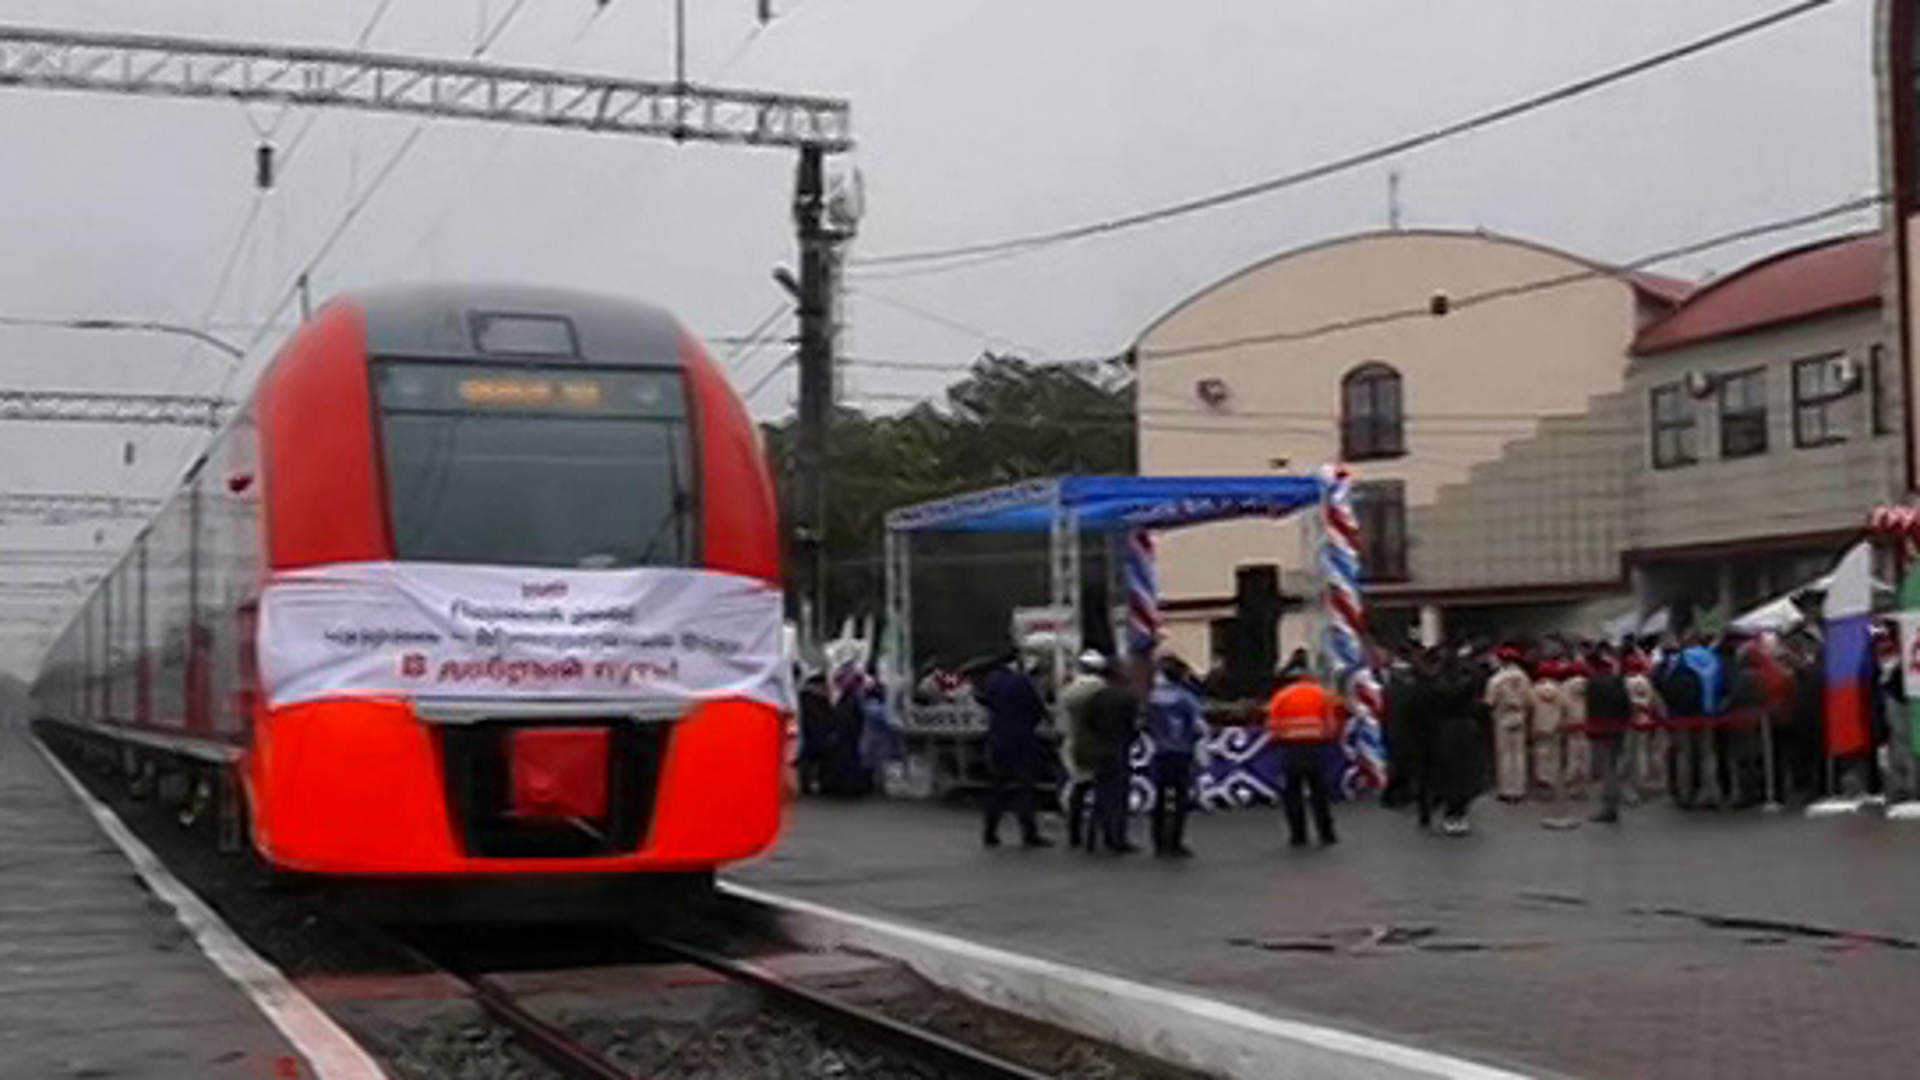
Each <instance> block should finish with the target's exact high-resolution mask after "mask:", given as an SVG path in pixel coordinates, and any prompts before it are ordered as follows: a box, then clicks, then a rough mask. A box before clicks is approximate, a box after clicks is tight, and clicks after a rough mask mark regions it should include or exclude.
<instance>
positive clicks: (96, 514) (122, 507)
mask: <svg viewBox="0 0 1920 1080" xmlns="http://www.w3.org/2000/svg"><path fill="white" fill-rule="evenodd" d="M160 506H161V500H159V499H155V498H149V497H146V496H139V495H107V494H103V493H100V492H90V491H88V492H79V491H0V521H4V520H6V519H8V518H15V517H37V518H41V519H43V520H45V521H47V522H49V523H65V522H70V521H119V520H124V519H127V518H149V517H152V516H153V515H154V514H155V513H158V512H159V510H160ZM5 557H6V556H5V552H4V551H0V561H4V560H5Z"/></svg>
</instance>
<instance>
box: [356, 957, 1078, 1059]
mask: <svg viewBox="0 0 1920 1080" xmlns="http://www.w3.org/2000/svg"><path fill="white" fill-rule="evenodd" d="M363 932H364V931H363ZM383 936H384V935H383ZM638 943H639V944H642V945H644V946H645V947H646V948H647V949H649V950H652V951H654V952H655V953H657V954H658V955H660V956H662V957H668V958H671V959H673V960H676V961H679V962H682V963H686V964H691V965H694V966H697V967H700V968H703V969H705V970H707V971H710V972H713V973H715V974H717V975H720V976H722V977H723V978H725V979H726V980H727V981H729V982H732V983H736V984H739V985H742V986H746V987H749V988H751V989H753V990H754V991H755V992H757V993H758V994H759V995H760V996H761V998H762V1000H764V1001H765V1002H766V1003H767V1004H768V1005H769V1006H770V1007H771V1008H773V1009H776V1010H779V1011H783V1012H786V1013H789V1014H790V1015H793V1016H796V1017H800V1018H804V1019H807V1020H810V1021H812V1022H813V1023H815V1024H817V1025H819V1026H820V1027H822V1028H824V1029H828V1030H830V1031H833V1032H835V1033H838V1034H840V1035H842V1036H846V1037H849V1038H851V1039H854V1040H856V1041H860V1042H864V1043H867V1044H870V1045H877V1046H884V1047H886V1048H887V1049H889V1050H891V1051H893V1052H894V1053H896V1054H898V1055H900V1056H902V1057H904V1058H906V1059H908V1060H910V1061H912V1062H914V1063H915V1064H918V1065H922V1066H925V1067H926V1068H927V1069H929V1070H930V1071H932V1072H933V1073H934V1074H935V1075H939V1076H943V1077H946V1076H953V1077H972V1078H975V1080H1047V1078H1048V1077H1049V1075H1050V1074H1048V1073H1043V1072H1039V1071H1036V1070H1034V1069H1031V1068H1028V1067H1027V1066H1025V1065H1022V1064H1019V1063H1018V1062H1014V1061H1010V1060H1008V1059H1006V1058H1004V1057H1001V1056H999V1055H997V1054H994V1053H992V1052H990V1051H987V1050H983V1049H980V1048H979V1047H975V1046H970V1045H968V1044H966V1043H964V1042H960V1041H958V1040H955V1039H951V1038H948V1037H947V1036H945V1035H942V1034H939V1033H938V1032H934V1031H930V1030H927V1029H925V1028H921V1027H918V1026H915V1025H913V1024H909V1023H905V1022H903V1021H901V1020H898V1019H895V1018H894V1017H891V1016H888V1015H886V1014H884V1013H881V1012H879V1011H876V1010H874V1009H870V1008H867V1007H865V1006H862V1005H858V1004H855V1003H852V1002H848V1001H844V1000H841V999H839V998H836V997H835V996H834V995H832V994H829V993H824V992H822V991H819V990H816V989H814V988H812V987H808V986H804V985H801V984H799V983H797V982H794V981H793V980H791V979H788V978H785V977H783V976H781V975H780V974H779V973H777V972H775V971H773V970H772V969H770V968H768V967H766V966H764V965H762V964H759V963H756V962H755V961H753V960H751V959H742V958H738V957H732V956H727V955H724V954H722V953H718V952H714V951H712V950H711V949H707V948H702V947H700V946H696V945H690V944H686V943H683V942H678V941H674V940H671V939H663V938H656V937H646V938H641V939H638ZM388 947H389V948H391V949H393V950H394V952H395V954H396V955H398V956H402V957H404V958H406V959H407V961H408V962H409V963H410V964H411V965H412V966H414V967H417V968H419V969H421V971H423V972H427V973H431V974H433V975H434V976H436V977H438V978H440V979H443V980H446V981H448V982H450V983H451V984H452V985H454V986H455V987H457V988H458V989H459V991H460V992H461V993H462V994H463V995H464V996H466V997H468V998H469V999H471V1000H472V1001H473V1002H474V1003H475V1004H476V1005H478V1006H479V1007H480V1008H481V1009H482V1010H483V1011H484V1012H485V1013H486V1014H487V1016H488V1017H490V1018H491V1019H492V1020H493V1021H494V1022H495V1023H497V1024H499V1025H500V1026H502V1027H503V1028H505V1029H506V1030H507V1031H509V1032H510V1033H511V1034H512V1036H513V1038H514V1040H515V1041H516V1042H517V1043H518V1044H519V1045H520V1046H521V1047H522V1048H524V1049H525V1050H526V1051H527V1052H528V1053H530V1054H532V1055H533V1056H535V1057H537V1058H539V1059H540V1060H541V1061H543V1062H544V1063H546V1064H547V1065H548V1066H549V1067H550V1068H552V1069H553V1070H554V1071H555V1072H556V1073H558V1074H559V1075H561V1076H563V1077H566V1078H567V1080H635V1076H636V1074H635V1073H633V1072H632V1071H630V1070H628V1069H627V1068H625V1067H623V1066H621V1065H620V1064H618V1063H616V1062H615V1061H613V1060H612V1059H610V1058H608V1057H607V1056H606V1055H604V1054H602V1053H601V1052H599V1051H598V1050H595V1049H594V1048H593V1047H591V1046H588V1045H586V1044H585V1043H583V1042H581V1041H580V1040H579V1039H576V1038H575V1037H574V1036H572V1035H571V1034H569V1033H568V1032H567V1031H566V1030H565V1029H564V1028H563V1027H561V1026H560V1025H559V1024H556V1023H554V1022H552V1021H550V1020H548V1019H547V1018H545V1017H543V1016H541V1015H540V1013H539V1012H538V1011H537V1010H535V1009H533V1008H531V1007H529V1006H528V1005H527V1004H526V1003H525V1002H523V1001H522V1000H521V998H520V996H519V995H518V994H516V993H514V992H513V991H512V990H510V989H509V988H508V987H507V986H506V985H504V983H503V982H502V981H501V980H500V979H498V978H496V977H495V976H494V975H491V974H488V973H481V972H472V971H463V970H459V968H460V966H461V965H457V964H455V965H448V964H443V963H441V962H440V961H438V960H436V959H435V958H434V957H433V956H431V955H429V954H428V953H427V952H425V951H423V950H422V949H420V948H417V947H415V946H414V945H412V944H409V943H406V942H404V941H399V940H395V939H391V938H389V939H388Z"/></svg>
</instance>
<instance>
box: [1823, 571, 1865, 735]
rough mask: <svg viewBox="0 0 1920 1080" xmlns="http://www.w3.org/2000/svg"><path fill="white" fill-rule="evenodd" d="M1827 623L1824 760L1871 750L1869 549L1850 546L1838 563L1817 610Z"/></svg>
mask: <svg viewBox="0 0 1920 1080" xmlns="http://www.w3.org/2000/svg"><path fill="white" fill-rule="evenodd" d="M1821 614H1822V616H1824V618H1825V620H1826V631H1827V640H1826V660H1827V665H1826V666H1827V724H1826V728H1827V756H1828V757H1836V758H1840V757H1855V756H1857V755H1860V754H1864V753H1867V752H1868V751H1869V750H1871V749H1872V737H1871V735H1870V733H1869V729H1870V723H1869V717H1870V715H1871V714H1870V713H1869V711H1868V710H1869V709H1870V708H1871V699H1870V698H1868V696H1867V695H1869V694H1871V693H1873V677H1872V671H1873V668H1872V664H1873V549H1872V548H1871V547H1870V546H1868V545H1867V544H1866V543H1864V542H1862V543H1859V544H1855V545H1854V546H1853V548H1852V549H1851V550H1849V551H1848V552H1847V553H1846V554H1845V555H1844V556H1842V557H1841V559H1840V565H1839V567H1837V568H1836V569H1835V570H1834V572H1833V578H1832V581H1831V582H1830V583H1829V584H1828V586H1827V597H1826V601H1825V604H1824V605H1823V607H1822V610H1821Z"/></svg>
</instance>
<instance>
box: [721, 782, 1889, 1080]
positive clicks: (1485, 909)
mask: <svg viewBox="0 0 1920 1080" xmlns="http://www.w3.org/2000/svg"><path fill="white" fill-rule="evenodd" d="M1544 816H1545V812H1544V811H1542V810H1540V809H1537V808H1528V807H1523V808H1517V809H1516V808H1507V807H1503V806H1500V805H1498V804H1486V805H1482V806H1480V807H1478V808H1477V810H1476V821H1477V824H1478V826H1479V829H1478V831H1477V833H1476V834H1475V835H1474V836H1472V837H1469V838H1466V839H1460V840H1453V839H1444V838H1439V837H1432V836H1425V835H1421V834H1419V833H1418V832H1417V831H1416V829H1415V827H1414V824H1413V822H1412V820H1411V819H1410V818H1408V817H1403V816H1401V815H1398V814H1395V813H1392V812H1389V811H1382V810H1378V809H1371V808H1355V809H1349V810H1347V811H1346V812H1345V813H1344V814H1343V815H1342V816H1341V825H1342V827H1343V830H1344V832H1343V837H1342V843H1341V844H1340V845H1339V846H1338V847H1336V848H1332V849H1328V850H1318V849H1313V850H1306V851H1292V850H1289V849H1287V848H1286V846H1285V844H1284V833H1285V830H1284V826H1283V825H1282V823H1281V820H1280V818H1279V815H1278V814H1277V812H1271V811H1259V810H1252V811H1242V812H1236V813H1228V814H1220V815H1214V816H1208V817H1202V818H1198V819H1196V821H1195V823H1194V828H1193V834H1192V837H1191V840H1192V843H1193V844H1194V846H1195V847H1196V848H1197V849H1198V850H1199V852H1200V855H1199V857H1198V858H1197V859H1194V860H1192V861H1190V862H1185V863H1172V862H1159V861H1155V860H1153V859H1151V858H1148V857H1145V856H1133V857H1130V858H1128V859H1125V860H1115V859H1112V858H1110V857H1094V856H1086V855H1081V854H1078V853H1070V852H1065V851H1061V850H1058V849H1055V850H1049V851H1036V852H1028V851H1022V850H1019V849H1017V848H1009V849H1000V850H997V851H986V850H983V849H982V848H981V847H980V846H979V844H978V835H979V833H978V819H977V818H975V817H974V816H972V815H970V814H967V813H965V812H963V811H959V810H953V809H942V808H938V807H930V806H925V805H918V804H904V803H886V802H877V801H876V802H868V803H859V804H833V803H821V802H807V803H802V804H799V805H798V806H797V807H796V808H795V810H794V813H793V815H792V818H791V820H790V823H789V828H788V831H787V835H786V838H785V840H784V841H783V843H782V844H781V846H780V848H779V850H778V851H777V852H776V853H775V854H774V855H772V856H770V857H768V858H766V859H763V860H760V861H758V862H756V863H753V864H750V865H748V866H745V867H742V868H739V869H738V870H736V871H735V872H733V873H732V874H730V875H729V878H730V879H731V880H734V881H738V882H740V883H742V884H746V885H750V886H752V887H755V888H759V889H764V890H767V891H770V892H774V893H779V894H782V895H786V896H792V897H797V898H800V899H804V900H808V901H812V902H815V903H819V904H825V905H830V906H833V907H838V908H844V909H848V910H852V911H857V912H862V913H866V914H872V915H877V916H882V917H885V918H890V919H894V920H898V921H902V922H907V923H914V924H919V925H923V926H927V927H931V928H935V929H938V930H942V931H944V932H946V933H949V934H954V935H958V936H962V937H966V938H969V939H971V940H976V941H980V942H983V943H986V944H990V945H997V946H1001V947H1004V948H1009V949H1013V950H1017V951H1021V952H1025V953H1029V954H1033V955H1039V956H1044V957H1048V958H1051V959H1055V960H1060V961H1063V962H1067V963H1072V964H1077V965H1082V966H1086V967H1090V968H1094V969H1098V970H1101V971H1105V972H1109V973H1112V974H1116V975H1120V976H1123V977H1127V978H1133V979H1139V980H1144V981H1147V982H1152V983H1158V984H1161V985H1166V986H1170V987H1176V988H1180V989H1184V990H1187V991H1190V992H1196V993H1201V994H1205V995H1208V996H1211V997H1214V998H1218V999H1220V1000H1224V1001H1228V1002H1232V1003H1235V1004H1239V1005H1244V1006H1248V1007H1251V1008H1255V1009H1259V1010H1262V1011H1264V1012H1268V1013H1271V1014H1275V1015H1281V1016H1285V1017H1289V1018H1295V1019H1307V1020H1316V1021H1321V1022H1324V1023H1326V1024H1328V1025H1330V1026H1332V1027H1336V1028H1339V1029H1342V1030H1347V1031H1353V1032H1360V1033H1365V1034H1371V1035H1376V1036H1379V1037H1382V1038H1385V1039H1389V1040H1393V1041H1397V1042H1400V1043H1403V1044H1407V1045H1413V1046H1418V1047H1424V1048H1429V1049H1434V1050H1440V1051H1444V1052H1448V1053H1453V1054H1458V1055H1460V1056H1463V1057H1466V1058H1470V1059H1473V1060H1477V1061H1482V1062H1486V1063H1489V1064H1494V1065H1504V1066H1507V1067H1509V1068H1513V1069H1515V1070H1516V1071H1520V1072H1523V1073H1530V1074H1536V1075H1549V1076H1552V1075H1557V1076H1574V1077H1584V1078H1594V1080H1598V1078H1615V1077H1617V1078H1621V1080H1697V1078H1702V1077H1714V1076H1728V1077H1741V1078H1742V1080H1763V1078H1772V1077H1778V1078H1783V1080H1784V1078H1795V1080H1799V1078H1804V1077H1809V1076H1819V1075H1826V1074H1827V1073H1829V1072H1835V1073H1836V1074H1841V1075H1847V1076H1850V1077H1859V1078H1869V1077H1871V1078H1878V1077H1888V1078H1892V1077H1910V1076H1913V1075H1915V1073H1916V1071H1920V1044H1916V1043H1915V1042H1914V1041H1913V1039H1912V1038H1911V1035H1910V1032H1911V1030H1912V1027H1911V1024H1912V1019H1911V1012H1912V1006H1911V1002H1912V1001H1914V1000H1916V999H1920V827H1916V826H1915V825H1914V824H1912V823H1899V822H1888V821H1883V820H1877V819H1871V818H1851V817H1850V818H1846V819H1831V820H1820V821H1809V820H1805V819H1803V818H1800V817H1798V816H1793V815H1785V816H1764V815H1762V814H1759V813H1757V812H1756V813H1748V814H1738V815H1718V814H1682V813H1679V812H1676V811H1671V810H1668V809H1665V808H1650V809H1646V810H1641V811H1635V812H1633V813H1632V814H1631V815H1630V816H1629V820H1628V821H1627V823H1626V824H1625V825H1624V826H1622V827H1620V828H1618V829H1613V830H1609V829H1606V828H1604V827H1601V826H1593V825H1584V826H1583V827H1581V828H1579V829H1575V830H1572V831H1554V830H1548V829H1545V828H1542V827H1541V825H1540V821H1541V819H1542V818H1543V817H1544ZM1141 831H1142V830H1141V829H1140V828H1136V836H1138V835H1139V833H1140V832H1141Z"/></svg>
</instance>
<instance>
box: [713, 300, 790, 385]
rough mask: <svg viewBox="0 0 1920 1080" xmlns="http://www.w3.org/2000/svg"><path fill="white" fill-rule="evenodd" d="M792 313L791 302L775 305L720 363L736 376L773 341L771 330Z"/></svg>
mask: <svg viewBox="0 0 1920 1080" xmlns="http://www.w3.org/2000/svg"><path fill="white" fill-rule="evenodd" d="M793 311H794V306H793V304H792V302H791V301H786V300H782V301H781V302H779V303H778V304H775V305H774V306H773V309H772V310H771V311H768V312H767V314H766V315H765V317H763V318H762V319H761V320H760V321H759V322H757V323H755V324H754V326H753V329H751V330H749V331H747V332H746V333H745V334H744V335H742V336H741V338H740V340H739V341H738V343H736V344H735V345H734V346H733V348H732V349H731V350H729V351H728V353H727V355H726V359H724V360H723V361H721V363H722V364H723V365H724V366H725V367H726V368H727V370H728V371H730V372H733V373H736V374H737V373H738V372H739V371H740V369H742V368H744V367H745V366H746V365H747V362H748V361H750V360H752V359H753V358H754V357H755V356H756V355H758V354H759V352H760V350H761V349H764V348H766V347H767V345H768V344H769V343H771V342H772V341H773V336H772V335H773V328H774V327H775V326H776V325H778V324H779V322H780V320H781V319H784V318H786V317H787V316H788V315H790V314H792V313H793Z"/></svg>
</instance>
